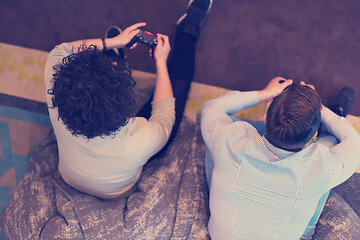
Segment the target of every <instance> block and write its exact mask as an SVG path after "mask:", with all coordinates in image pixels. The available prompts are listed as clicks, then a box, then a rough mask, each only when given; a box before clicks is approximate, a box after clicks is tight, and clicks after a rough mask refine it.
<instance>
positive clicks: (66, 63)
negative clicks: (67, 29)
mask: <svg viewBox="0 0 360 240" xmlns="http://www.w3.org/2000/svg"><path fill="white" fill-rule="evenodd" d="M81 50H82V51H80V52H79V53H76V54H72V55H69V56H68V57H65V58H64V59H63V62H62V64H60V65H58V66H55V67H54V70H55V74H54V75H53V81H54V87H53V88H52V89H50V90H48V93H49V94H51V95H53V98H52V102H53V107H57V108H58V113H59V117H60V118H61V119H62V120H63V122H64V124H65V125H66V127H67V129H68V130H69V131H70V132H71V133H72V134H73V135H83V136H86V137H87V138H89V139H90V138H94V137H97V136H101V137H103V136H108V135H111V134H115V132H116V131H118V130H119V128H120V127H121V126H124V125H126V124H127V121H128V120H129V118H131V117H134V115H135V96H134V92H133V86H134V85H135V81H134V80H133V78H132V77H131V75H130V70H129V69H128V68H127V67H126V66H125V64H124V63H123V62H122V61H121V60H116V59H114V58H109V57H107V56H105V55H104V54H102V53H101V52H100V51H99V50H98V49H97V48H96V47H95V46H90V47H89V48H85V47H83V48H82V49H81Z"/></svg>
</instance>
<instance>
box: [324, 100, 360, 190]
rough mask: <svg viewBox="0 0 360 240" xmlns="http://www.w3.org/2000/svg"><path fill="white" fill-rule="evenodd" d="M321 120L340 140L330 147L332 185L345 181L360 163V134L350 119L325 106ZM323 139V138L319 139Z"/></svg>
mask: <svg viewBox="0 0 360 240" xmlns="http://www.w3.org/2000/svg"><path fill="white" fill-rule="evenodd" d="M321 121H322V123H323V124H324V125H325V126H326V127H327V129H328V131H329V132H330V133H331V134H332V135H333V136H334V137H335V138H336V139H337V140H338V142H339V143H338V144H336V145H334V146H333V147H331V148H330V149H329V156H330V159H329V164H330V174H331V175H332V178H331V183H330V184H331V187H334V186H336V185H337V184H339V183H341V182H343V181H345V180H346V179H348V178H349V177H351V175H352V174H353V173H354V172H355V171H356V169H357V168H358V167H359V165H360V135H359V134H358V133H357V132H356V130H355V129H354V128H353V126H352V125H351V124H350V122H349V121H348V120H346V119H345V118H343V117H340V116H338V115H337V114H335V113H333V112H332V111H331V110H330V109H328V108H326V107H324V109H323V110H322V111H321ZM319 141H321V139H319Z"/></svg>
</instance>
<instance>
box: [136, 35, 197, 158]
mask: <svg viewBox="0 0 360 240" xmlns="http://www.w3.org/2000/svg"><path fill="white" fill-rule="evenodd" d="M196 42H197V40H196V39H195V38H194V37H193V36H191V35H188V34H185V33H181V32H180V33H179V32H178V33H177V34H176V36H175V42H174V46H173V47H172V50H171V52H170V55H169V58H168V61H167V66H168V71H169V76H170V80H171V85H172V89H173V92H174V97H175V112H176V119H175V124H174V126H173V129H172V132H171V135H170V138H169V140H168V142H167V144H166V145H165V147H164V148H163V149H162V150H161V152H163V151H165V150H166V149H167V147H168V145H169V144H170V143H171V142H172V141H173V139H174V137H175V135H176V133H177V131H178V129H179V126H180V122H181V119H182V117H183V115H184V109H185V105H186V100H187V98H188V93H189V90H190V86H191V81H192V80H193V77H194V72H195V50H196ZM151 102H152V97H151V98H150V100H149V101H148V102H147V103H146V104H145V105H144V107H143V108H142V109H141V110H140V111H139V112H138V114H137V116H139V117H144V118H146V119H149V118H150V116H151V115H150V114H151Z"/></svg>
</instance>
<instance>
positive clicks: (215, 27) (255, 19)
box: [0, 0, 360, 116]
mask: <svg viewBox="0 0 360 240" xmlns="http://www.w3.org/2000/svg"><path fill="white" fill-rule="evenodd" d="M187 2H188V0H153V1H147V0H118V1H116V0H106V1H95V0H77V1H70V0H62V1H52V0H36V1H27V0H18V1H11V0H3V1H1V7H0V16H1V21H0V32H1V35H0V42H5V43H11V44H16V45H20V46H25V47H30V48H36V49H41V50H46V51H49V50H51V49H52V47H54V46H55V45H56V44H59V43H61V42H64V41H72V40H77V39H82V38H95V37H101V36H102V35H103V33H104V31H105V29H106V28H107V27H108V26H109V25H115V24H116V25H119V26H120V27H122V28H125V27H126V26H128V25H131V24H133V23H135V22H139V21H146V22H147V23H148V26H147V27H146V29H148V30H150V31H152V32H160V33H164V34H168V35H170V37H173V31H174V26H175V22H176V20H177V19H178V17H179V16H181V15H182V13H183V12H184V11H185V9H186V6H187ZM359 26H360V1H358V0H347V1H337V0H317V1H313V0H272V1H268V0H263V1H260V0H242V1H239V0H226V1H217V0H214V4H213V8H212V10H211V11H210V13H209V16H208V18H207V21H206V22H205V24H204V26H203V29H202V35H201V37H200V39H199V45H198V53H197V64H198V65H197V69H196V76H195V81H197V82H202V83H208V84H213V85H217V86H221V87H226V88H231V89H239V90H255V89H260V88H263V87H265V85H266V84H267V82H268V81H269V80H270V79H271V78H273V77H275V76H284V77H289V78H293V79H294V80H295V81H301V80H304V81H306V82H308V83H312V84H314V85H315V87H316V88H317V90H318V92H319V94H320V96H321V97H322V98H323V101H324V103H325V105H326V104H328V102H329V100H330V98H331V96H332V95H333V94H334V93H335V92H336V91H337V90H338V89H339V88H340V87H343V86H345V85H349V86H351V87H353V88H355V90H356V92H357V96H358V97H360V82H359V81H358V77H359V76H360V68H359V65H360V48H359V47H360V45H359V39H360V28H359ZM127 54H128V58H129V61H130V64H131V66H132V67H133V68H135V69H139V70H144V71H151V72H153V71H154V65H153V60H152V59H151V58H149V57H148V53H147V49H146V48H145V47H143V46H142V47H138V48H137V49H135V50H134V51H132V52H131V53H130V52H128V53H127ZM358 102H359V101H358V100H356V101H355V104H354V108H353V111H352V114H355V115H359V116H360V105H359V104H358Z"/></svg>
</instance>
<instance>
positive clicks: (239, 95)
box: [201, 77, 292, 148]
mask: <svg viewBox="0 0 360 240" xmlns="http://www.w3.org/2000/svg"><path fill="white" fill-rule="evenodd" d="M291 84H292V80H287V79H285V78H280V77H277V78H274V79H272V80H271V81H270V83H269V84H268V85H267V86H266V87H265V88H264V89H263V90H260V91H250V92H239V91H232V92H229V93H226V94H224V95H223V96H221V97H219V98H216V99H213V100H210V101H208V102H206V103H205V104H204V106H203V108H202V111H201V132H202V135H203V138H204V141H205V143H206V145H207V146H208V147H209V148H212V147H215V145H216V142H217V140H219V138H220V136H221V135H222V134H223V132H224V130H225V129H226V128H227V127H228V126H229V125H230V124H232V123H233V121H232V120H231V118H230V117H229V115H230V114H234V113H236V112H240V111H242V110H245V109H246V108H249V107H251V106H254V105H256V104H258V103H260V102H264V101H268V100H270V99H272V98H274V97H276V96H277V95H279V94H280V93H281V92H282V91H283V90H284V89H285V88H286V87H287V86H289V85H291ZM212 145H213V146H212Z"/></svg>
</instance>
